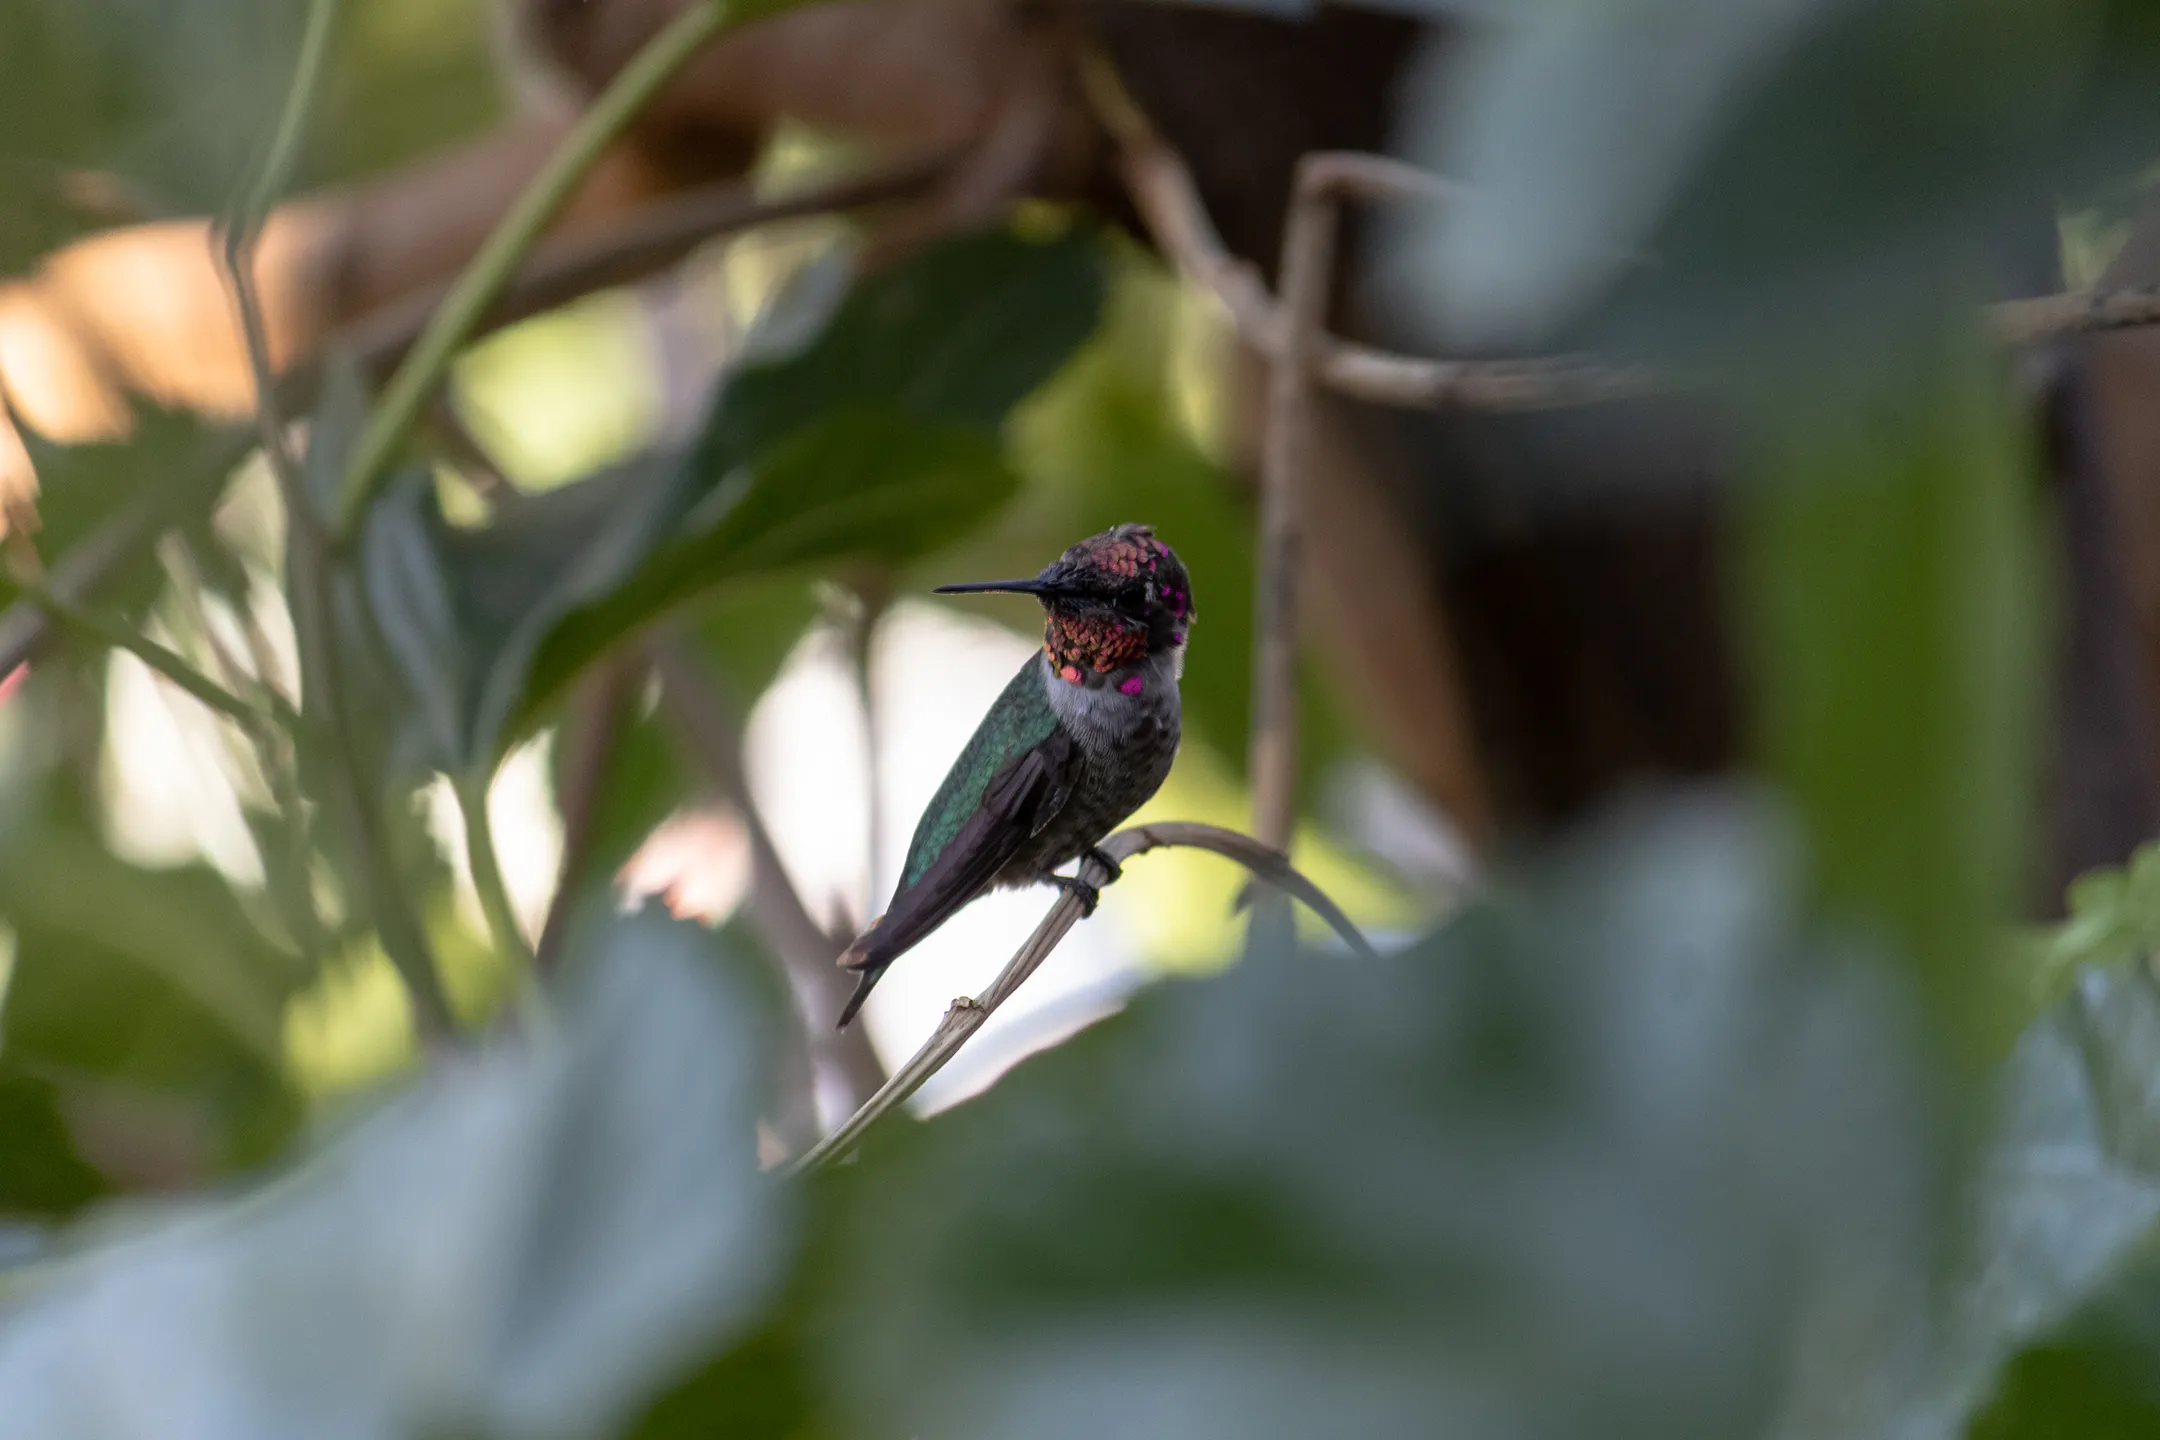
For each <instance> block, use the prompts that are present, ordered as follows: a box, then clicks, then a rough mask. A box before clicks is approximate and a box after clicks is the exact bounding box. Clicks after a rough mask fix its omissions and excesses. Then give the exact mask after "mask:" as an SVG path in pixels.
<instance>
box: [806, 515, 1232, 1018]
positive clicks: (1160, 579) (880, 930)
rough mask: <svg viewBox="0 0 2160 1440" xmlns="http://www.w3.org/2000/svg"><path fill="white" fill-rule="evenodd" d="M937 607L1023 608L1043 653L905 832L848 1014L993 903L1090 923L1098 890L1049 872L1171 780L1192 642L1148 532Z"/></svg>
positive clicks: (1161, 552) (1181, 573) (864, 948)
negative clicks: (972, 908)
mask: <svg viewBox="0 0 2160 1440" xmlns="http://www.w3.org/2000/svg"><path fill="white" fill-rule="evenodd" d="M936 593H938V594H940V595H976V594H1013V595H1032V596H1034V597H1035V598H1036V599H1037V600H1039V601H1041V602H1042V607H1043V645H1042V649H1041V650H1039V651H1037V652H1036V653H1035V654H1033V655H1030V656H1029V657H1028V660H1027V663H1026V664H1024V665H1022V666H1021V667H1020V673H1019V674H1017V675H1015V676H1013V678H1012V681H1011V683H1010V684H1008V685H1007V686H1006V687H1005V691H1004V693H1003V694H1001V695H999V696H998V698H997V700H996V702H995V703H994V704H992V705H991V707H990V713H989V714H987V715H985V716H984V717H983V719H982V723H981V724H980V725H978V726H977V727H976V729H975V734H974V737H973V738H972V739H970V740H969V741H968V743H967V748H966V749H964V750H962V751H961V752H960V758H959V759H958V760H955V761H954V762H953V767H952V769H951V770H950V771H948V772H947V773H946V776H945V782H944V783H943V784H942V785H940V786H938V790H937V794H936V795H935V796H933V797H932V798H931V800H930V805H929V808H928V809H926V810H924V811H923V815H922V819H921V820H919V821H918V822H916V826H915V838H914V841H913V842H912V843H911V844H910V845H909V846H908V854H907V863H906V864H905V865H904V866H902V867H901V872H900V883H899V885H898V887H897V888H896V889H895V891H894V893H893V898H892V903H891V904H890V905H889V906H888V907H886V910H885V913H884V914H883V915H881V916H879V917H878V918H877V919H876V920H875V921H874V922H872V924H871V926H870V928H869V929H868V930H866V931H864V932H863V934H862V936H861V937H860V938H859V939H857V940H856V941H855V943H854V944H852V945H850V946H849V947H848V948H847V950H846V951H845V952H844V953H843V954H842V955H841V956H840V965H841V967H842V968H843V969H847V970H853V971H855V972H856V974H857V975H858V976H859V977H860V978H859V979H858V980H857V981H856V984H855V993H854V994H853V995H851V996H849V997H848V1002H847V1006H846V1008H844V1009H843V1010H841V1012H840V1025H841V1026H843V1027H844V1026H845V1025H846V1024H847V1023H848V1021H850V1020H852V1019H854V1018H855V1012H856V1011H857V1010H860V1009H861V1008H862V1003H863V1001H864V1000H865V999H867V998H868V997H869V994H870V991H871V990H872V989H873V988H874V987H875V986H876V985H877V982H878V980H879V979H880V978H881V977H882V976H883V975H884V974H885V971H886V968H887V967H889V966H890V965H891V964H892V963H893V961H895V960H897V959H899V958H900V956H901V955H902V954H904V953H906V951H907V950H908V949H909V948H910V947H912V946H913V945H915V944H916V943H917V942H919V941H920V940H921V939H922V938H923V937H924V936H925V935H928V934H929V933H930V932H931V931H932V930H935V929H937V927H938V926H940V925H942V924H944V923H945V921H946V920H947V919H948V918H949V917H950V916H951V915H952V914H953V912H954V911H956V910H958V909H960V907H961V906H963V905H966V904H967V903H968V902H969V901H971V900H973V899H975V897H977V896H978V895H981V894H984V893H985V892H987V891H990V890H993V889H1017V888H1021V887H1025V886H1029V885H1039V884H1049V885H1056V886H1058V887H1060V888H1061V889H1064V890H1067V891H1069V892H1071V893H1072V894H1074V895H1076V896H1077V897H1079V900H1080V904H1081V907H1082V913H1083V914H1088V915H1092V914H1094V913H1095V903H1096V901H1097V900H1098V899H1099V898H1100V896H1099V894H1098V892H1097V890H1096V888H1095V887H1094V886H1092V885H1090V884H1088V883H1087V882H1086V881H1085V880H1083V879H1081V878H1080V877H1079V875H1078V874H1077V873H1076V874H1073V875H1059V874H1057V873H1055V871H1056V869H1057V867H1058V866H1060V865H1063V864H1065V863H1067V862H1068V861H1074V860H1085V859H1087V858H1089V857H1092V858H1094V859H1095V860H1096V861H1098V862H1099V863H1101V864H1102V866H1103V867H1104V868H1105V869H1106V870H1108V871H1109V872H1110V877H1111V878H1112V879H1116V878H1117V875H1118V866H1117V864H1116V863H1115V862H1114V861H1112V860H1111V859H1110V857H1109V856H1108V855H1105V854H1103V853H1102V851H1100V850H1099V849H1097V848H1096V847H1097V846H1098V845H1099V844H1100V842H1101V841H1102V839H1103V837H1104V836H1106V835H1108V834H1109V833H1110V831H1111V830H1112V829H1113V828H1114V827H1115V826H1116V825H1117V824H1118V822H1119V821H1121V820H1123V819H1124V818H1125V817H1126V816H1128V815H1130V814H1132V812H1133V811H1135V810H1137V809H1139V808H1140V806H1141V805H1143V804H1145V803H1146V801H1147V799H1148V797H1149V796H1151V795H1153V794H1154V793H1155V791H1156V790H1157V788H1159V787H1160V786H1161V785H1162V782H1163V777H1164V776H1166V775H1168V774H1169V773H1170V762H1171V760H1172V759H1173V758H1174V757H1175V756H1176V754H1177V745H1178V722H1179V715H1180V709H1179V703H1178V680H1179V677H1180V676H1182V675H1183V673H1184V670H1185V636H1186V633H1187V631H1189V630H1190V629H1191V627H1192V622H1193V617H1194V611H1193V595H1192V582H1191V580H1190V579H1188V578H1187V577H1186V574H1185V566H1184V565H1183V564H1182V563H1181V562H1180V561H1179V560H1178V557H1177V555H1176V553H1175V552H1173V551H1172V550H1171V549H1170V547H1169V546H1168V545H1165V544H1164V543H1163V542H1162V541H1160V540H1158V539H1156V538H1155V532H1154V530H1153V529H1152V528H1150V527H1149V526H1146V525H1119V526H1117V527H1115V528H1113V529H1110V530H1105V531H1104V532H1103V533H1102V534H1100V535H1091V536H1089V537H1088V538H1087V539H1085V540H1082V541H1081V542H1080V543H1079V544H1077V545H1074V546H1073V547H1072V548H1071V549H1069V550H1067V551H1066V552H1065V553H1064V554H1063V555H1060V556H1059V557H1058V558H1057V559H1056V560H1054V561H1052V562H1051V563H1050V564H1049V565H1048V566H1047V567H1046V568H1045V569H1044V570H1043V572H1042V573H1041V574H1039V575H1037V576H1036V577H1035V578H1034V579H1032V580H992V581H982V582H976V583H972V584H966V585H940V586H939V587H937V592H936Z"/></svg>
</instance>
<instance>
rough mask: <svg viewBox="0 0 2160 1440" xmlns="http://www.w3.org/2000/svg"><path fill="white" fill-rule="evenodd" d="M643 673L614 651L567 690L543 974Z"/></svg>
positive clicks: (577, 882) (561, 932)
mask: <svg viewBox="0 0 2160 1440" xmlns="http://www.w3.org/2000/svg"><path fill="white" fill-rule="evenodd" d="M644 674H645V670H644V667H643V666H641V665H638V664H636V663H635V662H634V661H633V660H632V659H631V658H630V657H629V656H628V655H626V654H622V653H617V654H613V655H610V656H608V657H607V658H606V659H605V660H602V661H601V662H600V665H599V667H598V668H597V669H595V670H594V671H593V672H592V673H590V674H588V675H586V676H585V677H584V678H583V679H581V680H580V681H579V682H578V685H577V688H576V690H575V691H573V692H572V694H571V697H570V703H569V711H570V717H569V720H568V723H566V724H564V726H563V727H562V729H561V731H560V732H559V733H560V735H561V739H560V740H558V741H557V744H558V746H567V747H568V753H567V754H564V755H562V757H561V762H560V766H561V768H560V770H559V772H558V773H559V774H560V777H561V778H560V779H559V780H558V782H557V786H556V802H557V808H559V809H560V810H561V811H562V825H563V847H562V864H561V865H560V866H558V867H557V870H556V876H555V896H554V898H553V899H552V900H550V901H549V902H548V912H547V919H546V920H544V921H542V922H541V925H540V939H539V942H538V943H537V944H536V945H535V946H534V947H533V950H534V953H533V963H534V966H535V968H537V969H538V970H539V972H540V973H541V974H543V975H545V974H546V973H547V972H548V971H549V970H550V969H551V968H553V966H554V963H555V958H556V956H557V955H558V954H560V952H561V950H562V943H563V938H564V936H565V935H566V934H567V933H568V930H569V925H570V917H571V910H572V907H573V906H574V905H575V903H576V902H577V899H578V892H579V890H580V888H581V878H582V877H583V875H584V873H585V867H586V866H587V865H588V864H589V863H591V860H592V842H593V827H594V826H595V825H596V824H598V823H599V817H600V807H601V800H602V799H603V797H604V796H605V794H606V792H607V787H608V782H609V779H610V777H611V776H612V775H613V774H614V770H615V756H616V752H617V750H618V748H619V747H620V745H621V743H622V735H623V730H624V728H625V726H626V724H627V722H628V720H629V718H630V717H629V706H630V703H631V701H632V700H633V699H634V698H635V696H636V693H637V688H636V687H637V682H638V681H640V680H642V679H643V677H644Z"/></svg>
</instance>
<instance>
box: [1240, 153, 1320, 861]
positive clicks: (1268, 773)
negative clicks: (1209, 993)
mask: <svg viewBox="0 0 2160 1440" xmlns="http://www.w3.org/2000/svg"><path fill="white" fill-rule="evenodd" d="M1325 167H1326V160H1325V158H1324V157H1318V156H1307V157H1306V158H1305V159H1304V160H1302V161H1300V162H1299V163H1298V169H1297V179H1296V182H1295V184H1294V186H1293V188H1292V191H1291V199H1290V217H1289V224H1288V226H1287V229H1286V232H1285V238H1284V241H1283V274H1282V293H1283V303H1282V307H1281V311H1280V314H1281V316H1282V317H1283V320H1284V321H1285V328H1284V329H1283V330H1282V332H1281V334H1280V335H1279V337H1278V340H1279V344H1278V347H1277V349H1276V351H1275V354H1274V359H1273V365H1272V367H1271V368H1270V370H1269V373H1268V407H1267V430H1266V436H1265V439H1264V441H1263V444H1262V448H1261V459H1260V564H1259V571H1260V573H1259V583H1258V585H1256V586H1255V587H1254V589H1255V602H1256V603H1255V611H1256V613H1255V616H1254V621H1253V634H1254V642H1253V719H1252V739H1251V743H1250V746H1249V747H1248V749H1247V752H1246V763H1247V768H1248V769H1249V770H1250V771H1251V774H1252V786H1253V830H1254V832H1255V833H1256V834H1257V835H1258V837H1259V839H1260V843H1261V844H1263V845H1267V846H1269V847H1271V848H1273V849H1276V850H1282V851H1286V852H1287V851H1288V850H1289V848H1290V831H1291V827H1292V825H1293V824H1294V823H1295V821H1296V818H1297V620H1298V615H1297V580H1298V520H1299V511H1300V509H1301V505H1302V497H1301V495H1300V490H1301V489H1302V487H1303V484H1304V478H1305V472H1306V470H1307V469H1308V468H1309V451H1310V449H1311V445H1310V436H1309V434H1308V431H1309V429H1310V426H1311V423H1312V417H1311V414H1310V406H1311V398H1312V365H1313V360H1314V344H1313V341H1314V337H1315V336H1316V335H1317V334H1318V333H1319V331H1320V327H1321V326H1322V325H1323V324H1325V323H1326V320H1327V316H1326V313H1325V311H1326V308H1327V297H1328V284H1329V279H1330V277H1331V276H1332V274H1333V273H1334V262H1335V205H1334V201H1333V198H1332V196H1331V195H1330V194H1329V193H1328V188H1327V185H1326V176H1327V173H1328V172H1327V169H1326V168H1325Z"/></svg>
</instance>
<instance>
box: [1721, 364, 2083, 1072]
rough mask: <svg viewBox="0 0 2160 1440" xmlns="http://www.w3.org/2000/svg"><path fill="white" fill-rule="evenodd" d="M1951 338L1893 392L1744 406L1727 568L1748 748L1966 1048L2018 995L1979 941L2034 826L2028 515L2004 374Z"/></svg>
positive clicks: (1843, 889) (2023, 467)
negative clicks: (1735, 582) (1744, 667)
mask: <svg viewBox="0 0 2160 1440" xmlns="http://www.w3.org/2000/svg"><path fill="white" fill-rule="evenodd" d="M1948 348H1949V350H1950V352H1951V353H1950V354H1949V355H1948V356H1947V357H1942V356H1939V355H1938V354H1934V353H1927V352H1923V353H1921V354H1919V355H1917V356H1915V357H1914V359H1913V362H1912V363H1911V365H1910V366H1909V368H1908V373H1909V374H1910V375H1911V377H1912V379H1911V380H1910V382H1909V383H1908V384H1907V385H1905V386H1903V387H1901V388H1899V389H1897V390H1894V391H1890V392H1888V393H1870V394H1867V395H1865V397H1864V398H1863V399H1860V400H1858V401H1857V402H1856V400H1855V398H1854V397H1853V396H1852V395H1850V394H1849V393H1847V392H1844V391H1841V390H1836V389H1831V390H1830V391H1828V393H1826V394H1822V395H1818V396H1814V397H1809V396H1806V395H1803V394H1797V393H1795V390H1794V389H1792V388H1788V389H1787V390H1786V391H1785V392H1783V394H1782V395H1781V396H1780V397H1777V398H1774V399H1766V400H1764V401H1763V402H1762V403H1761V404H1759V405H1757V406H1756V407H1754V408H1753V410H1752V412H1751V414H1750V418H1751V419H1754V420H1756V422H1757V423H1755V424H1753V425H1751V426H1749V427H1748V430H1749V434H1748V439H1749V441H1750V442H1751V443H1752V447H1753V449H1754V451H1755V453H1754V454H1753V455H1751V456H1750V457H1749V458H1750V460H1751V461H1752V468H1754V469H1755V470H1756V471H1757V472H1758V476H1757V487H1756V488H1755V489H1754V490H1753V491H1751V493H1750V494H1749V495H1748V496H1747V497H1746V500H1745V502H1744V504H1745V506H1746V516H1745V519H1744V521H1743V524H1744V526H1745V528H1746V531H1747V537H1748V547H1747V553H1746V555H1745V559H1744V560H1743V562H1742V566H1741V570H1740V573H1741V574H1742V575H1744V576H1745V579H1744V581H1743V582H1742V583H1743V584H1744V585H1745V586H1746V587H1747V591H1748V594H1747V599H1748V601H1750V602H1752V609H1753V610H1754V612H1755V618H1756V623H1757V624H1758V625H1759V626H1760V627H1761V632H1760V634H1759V636H1758V638H1757V643H1756V645H1755V647H1754V650H1755V654H1756V655H1757V656H1758V657H1760V658H1759V659H1758V661H1757V665H1758V668H1759V672H1760V673H1759V676H1758V681H1759V685H1760V693H1761V695H1762V699H1763V702H1764V704H1763V713H1764V720H1763V725H1762V728H1763V732H1764V733H1763V742H1762V743H1763V747H1764V750H1765V752H1766V759H1767V761H1768V764H1769V768H1770V769H1771V771H1772V773H1773V774H1774V775H1776V776H1777V778H1778V779H1780V780H1781V781H1783V782H1784V783H1785V785H1786V786H1787V787H1788V790H1789V792H1790V794H1791V795H1792V796H1793V798H1794V800H1795V801H1796V802H1797V803H1798V805H1799V806H1800V808H1801V810H1802V811H1803V813H1804V814H1805V816H1806V818H1807V820H1808V823H1809V828H1810V834H1811V838H1812V841H1813V848H1814V854H1815V859H1816V867H1817V873H1818V875H1819V879H1820V883H1821V886H1822V889H1823V898H1824V901H1825V903H1826V904H1827V905H1828V906H1830V907H1831V909H1832V910H1833V911H1834V912H1837V913H1841V914H1844V915H1846V916H1848V917H1851V918H1854V919H1856V920H1858V921H1859V923H1862V924H1873V925H1880V926H1882V927H1884V928H1885V929H1886V930H1887V931H1888V932H1889V935H1890V937H1891V938H1892V940H1893V941H1894V943H1895V944H1896V945H1897V947H1898V949H1899V950H1900V951H1901V952H1902V953H1903V954H1904V955H1905V956H1906V957H1907V958H1908V959H1909V960H1911V962H1912V963H1913V964H1914V965H1916V966H1917V967H1918V970H1919V973H1920V975H1921V978H1922V984H1923V985H1924V986H1925V987H1926V988H1927V989H1928V991H1929V993H1930V996H1931V999H1932V1001H1933V1008H1934V1011H1935V1013H1936V1014H1937V1015H1938V1016H1940V1017H1941V1019H1942V1022H1943V1025H1944V1029H1945V1036H1944V1038H1945V1039H1946V1040H1947V1041H1948V1042H1949V1043H1950V1044H1951V1045H1952V1046H1953V1047H1954V1048H1955V1049H1956V1050H1957V1051H1958V1052H1959V1053H1960V1054H1961V1057H1962V1058H1963V1059H1964V1060H1965V1061H1966V1062H1967V1063H1971V1064H1974V1065H1976V1066H1979V1065H1984V1064H1985V1063H1987V1062H1988V1061H1991V1060H1992V1059H1993V1058H1995V1057H1996V1056H1998V1055H1999V1054H2001V1053H2002V1051H2003V1050H2004V1049H2005V1048H2007V1045H2008V1042H2009V1039H2010V1037H2011V1034H2012V1033H2013V1032H2012V1028H2011V1027H2012V1026H2014V1023H2015V1020H2016V1018H2017V1016H2016V1010H2015V1008H2014V1007H2013V1006H2012V1005H2011V1004H2010V1003H2009V1001H2010V991H2009V988H2008V983H2007V979H2006V977H2004V976H2002V975H2000V974H1999V973H1993V972H1992V970H1991V967H1990V966H1989V964H1988V963H1987V960H1986V957H1989V956H1991V955H1993V954H1995V953H1996V949H1997V947H1996V946H1995V945H1994V944H1993V943H1992V937H1993V936H1994V935H1995V934H1997V933H1998V932H1999V930H2000V927H2002V926H2004V925H2006V924H2008V923H2009V922H2010V921H2011V920H2012V918H2013V911H2012V910H2011V901H2010V899H2009V897H2010V896H2012V895H2014V894H2015V893H2016V889H2017V882H2018V880H2019V878H2020V876H2021V875H2022V874H2023V873H2024V868H2025V862H2026V860H2027V856H2026V854H2025V851H2024V848H2023V847H2024V843H2025V837H2027V836H2028V835H2030V834H2031V833H2032V825H2031V813H2030V812H2031V802H2030V799H2029V797H2030V796H2031V795H2032V794H2033V793H2034V791H2035V788H2036V786H2037V783H2038V780H2037V774H2038V772H2037V764H2036V761H2035V758H2034V746H2033V739H2034V736H2035V734H2036V733H2037V714H2036V711H2037V707H2038V705H2039V703H2040V696H2041V694H2042V693H2043V690H2042V686H2043V682H2042V679H2041V675H2042V673H2043V672H2042V670H2041V667H2040V663H2039V657H2040V645H2039V637H2038V630H2039V625H2038V622H2037V619H2036V614H2035V612H2036V608H2037V605H2038V598H2037V597H2038V586H2037V584H2036V575H2035V571H2036V568H2037V565H2038V556H2039V544H2038V540H2039V529H2038V526H2037V524H2036V523H2035V521H2036V512H2037V510H2038V506H2037V504H2036V503H2035V502H2034V501H2033V500H2032V499H2031V498H2030V491H2029V489H2028V486H2029V484H2030V465H2029V459H2030V444H2031V442H2030V441H2029V439H2028V437H2027V436H2026V435H2025V434H2024V433H2023V431H2022V428H2021V427H2020V426H2018V425H2017V424H2015V423H2014V422H2013V421H2012V420H2011V418H2010V417H2011V416H2012V415H2013V414H2014V409H2013V406H2012V404H2011V403H2010V400H2009V395H2008V389H2009V387H2008V385H2007V383H2006V380H2005V377H2003V376H2002V375H2001V374H2000V373H1999V371H1998V370H1997V368H1996V367H1995V366H1994V364H1993V363H1992V362H1991V361H1990V360H1989V359H1988V358H1987V357H1985V356H1983V355H1982V354H1980V353H1979V352H1978V348H1977V345H1975V344H1973V343H1971V342H1953V343H1952V344H1951V345H1950V346H1949V347H1948ZM1892 697H1895V698H1894V699H1893V698H1892Z"/></svg>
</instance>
